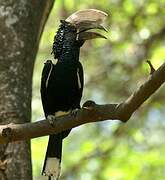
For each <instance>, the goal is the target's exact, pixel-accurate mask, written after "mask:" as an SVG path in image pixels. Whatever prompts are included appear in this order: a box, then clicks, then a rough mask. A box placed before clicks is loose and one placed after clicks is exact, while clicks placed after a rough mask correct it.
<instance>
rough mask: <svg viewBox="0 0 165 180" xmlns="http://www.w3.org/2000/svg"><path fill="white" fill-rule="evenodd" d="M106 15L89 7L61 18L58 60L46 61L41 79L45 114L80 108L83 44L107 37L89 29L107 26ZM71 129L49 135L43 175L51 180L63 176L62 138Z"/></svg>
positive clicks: (56, 40) (56, 46) (56, 50)
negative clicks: (80, 56) (105, 24)
mask: <svg viewBox="0 0 165 180" xmlns="http://www.w3.org/2000/svg"><path fill="white" fill-rule="evenodd" d="M106 17H107V14H106V13H104V12H102V11H99V10H96V9H87V10H81V11H78V12H76V13H74V14H72V15H71V16H69V17H68V18H67V19H66V20H61V24H60V26H59V29H58V31H57V33H56V35H55V37H54V43H53V48H52V53H53V54H54V59H56V63H55V62H54V61H51V60H47V61H46V63H45V65H44V68H43V71H42V79H41V98H42V104H43V109H44V113H45V117H46V118H47V119H48V120H50V123H51V122H52V121H51V118H52V115H53V116H55V117H58V116H62V115H65V114H68V113H72V112H74V110H75V109H79V108H80V100H81V97H82V91H83V84H84V79H83V67H82V65H81V63H80V61H79V52H80V47H81V46H82V45H83V43H84V42H85V41H86V40H89V39H95V38H105V36H103V35H101V34H100V33H96V32H90V31H89V30H90V29H102V30H105V31H106V29H105V28H104V27H103V26H102V25H101V23H102V22H103V21H104V20H105V18H106ZM69 132H70V130H66V131H63V132H61V133H58V134H54V135H50V136H49V142H48V147H47V152H46V157H45V161H44V166H43V171H42V174H43V175H45V176H48V177H49V180H51V178H52V179H55V180H57V179H58V178H59V175H60V162H61V154H62V141H63V139H64V138H65V137H66V136H67V135H68V134H69Z"/></svg>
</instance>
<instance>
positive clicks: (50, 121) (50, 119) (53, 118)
mask: <svg viewBox="0 0 165 180" xmlns="http://www.w3.org/2000/svg"><path fill="white" fill-rule="evenodd" d="M47 120H48V121H49V123H50V125H51V126H54V120H55V116H53V115H48V117H47Z"/></svg>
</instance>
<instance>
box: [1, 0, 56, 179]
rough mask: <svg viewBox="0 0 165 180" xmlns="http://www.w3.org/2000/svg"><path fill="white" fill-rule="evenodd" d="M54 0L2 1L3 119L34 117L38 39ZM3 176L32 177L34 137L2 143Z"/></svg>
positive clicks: (20, 120) (24, 120)
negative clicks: (32, 113) (35, 65)
mask: <svg viewBox="0 0 165 180" xmlns="http://www.w3.org/2000/svg"><path fill="white" fill-rule="evenodd" d="M53 3H54V0H48V1H46V0H43V1H33V0H20V1H15V0H8V1H6V0H1V1H0V47H1V48H0V123H1V124H7V123H11V122H12V123H27V122H30V119H31V96H32V74H33V65H34V59H35V56H36V52H37V49H38V42H39V39H40V36H41V33H42V30H43V27H44V24H45V21H46V19H47V17H48V14H49V12H50V10H51V8H52V6H53ZM0 179H1V180H3V179H5V180H7V179H10V180H11V179H12V180H18V179H19V180H21V179H22V180H30V179H32V172H31V154H30V141H22V142H14V143H10V144H5V145H1V146H0Z"/></svg>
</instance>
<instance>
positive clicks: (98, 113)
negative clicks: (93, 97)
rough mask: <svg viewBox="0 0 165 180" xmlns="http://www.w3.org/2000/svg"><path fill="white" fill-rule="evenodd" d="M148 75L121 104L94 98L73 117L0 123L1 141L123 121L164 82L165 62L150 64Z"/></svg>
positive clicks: (23, 138)
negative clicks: (99, 103) (95, 123)
mask: <svg viewBox="0 0 165 180" xmlns="http://www.w3.org/2000/svg"><path fill="white" fill-rule="evenodd" d="M150 68H151V75H150V77H149V78H148V80H147V81H146V82H145V83H144V84H142V85H141V86H140V87H139V88H138V89H137V90H136V91H135V92H134V93H133V94H132V95H131V96H130V97H129V98H128V99H127V100H125V101H124V102H122V103H120V104H105V105H98V104H96V103H94V102H93V101H87V102H86V103H84V105H83V108H82V109H80V110H79V111H78V112H77V114H76V116H75V114H74V116H73V115H72V113H71V114H70V115H67V116H61V117H58V118H55V117H52V118H51V119H50V118H49V121H48V120H42V121H38V122H34V123H25V124H8V125H1V126H0V143H4V142H11V141H18V140H25V139H30V138H35V137H39V136H44V135H48V134H54V133H59V132H61V131H63V130H66V129H71V128H73V127H76V126H79V125H82V124H85V123H89V122H96V121H103V120H110V119H111V120H117V119H118V120H121V121H122V122H126V121H128V120H129V119H130V117H131V115H132V114H133V113H134V112H135V111H136V110H137V109H138V108H139V107H140V106H141V105H142V104H143V103H144V102H145V101H146V100H147V99H148V98H149V97H150V96H151V95H152V94H153V93H154V92H155V91H156V90H157V89H159V87H160V86H161V85H162V84H163V83H164V82H165V63H164V64H163V65H162V66H161V67H160V68H159V69H158V70H156V71H155V70H154V68H153V67H152V66H151V64H150Z"/></svg>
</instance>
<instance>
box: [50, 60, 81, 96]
mask: <svg viewBox="0 0 165 180" xmlns="http://www.w3.org/2000/svg"><path fill="white" fill-rule="evenodd" d="M78 71H79V69H78V66H77V65H75V64H74V65H67V64H63V63H61V64H57V65H55V66H53V68H52V72H51V74H50V77H49V85H48V91H52V92H51V93H50V94H53V96H54V97H56V98H57V97H60V98H61V99H62V98H69V97H72V96H73V97H74V96H76V93H77V91H79V88H80V87H79V86H80V82H79V78H80V77H79V73H78Z"/></svg>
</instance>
